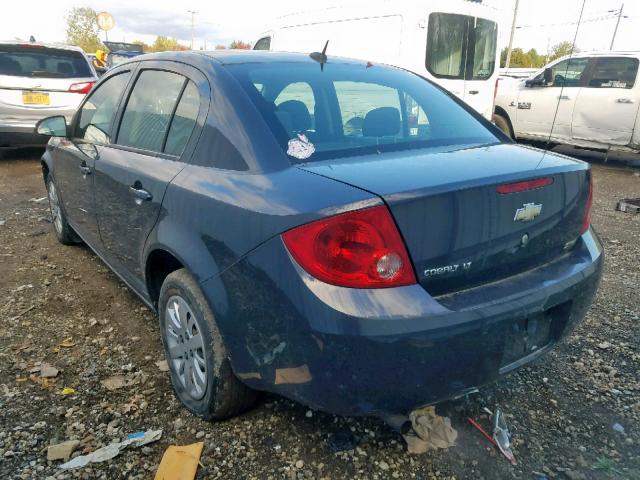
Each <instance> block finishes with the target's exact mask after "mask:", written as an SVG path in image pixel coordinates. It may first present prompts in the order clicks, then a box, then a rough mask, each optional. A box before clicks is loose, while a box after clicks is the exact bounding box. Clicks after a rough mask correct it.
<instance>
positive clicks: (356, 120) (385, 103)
mask: <svg viewBox="0 0 640 480" xmlns="http://www.w3.org/2000/svg"><path fill="white" fill-rule="evenodd" d="M334 86H335V89H336V95H337V97H338V106H339V107H340V115H341V123H342V129H343V131H344V134H345V135H348V136H352V137H358V136H360V137H361V136H363V135H364V133H365V132H363V126H364V119H365V118H366V116H367V114H368V113H369V112H370V111H372V110H375V109H384V108H387V109H388V110H389V111H395V112H398V115H399V114H400V98H399V96H398V90H397V89H395V88H392V87H387V86H385V85H378V84H375V83H373V84H372V83H361V82H350V81H338V82H335V83H334ZM398 133H399V132H398Z"/></svg>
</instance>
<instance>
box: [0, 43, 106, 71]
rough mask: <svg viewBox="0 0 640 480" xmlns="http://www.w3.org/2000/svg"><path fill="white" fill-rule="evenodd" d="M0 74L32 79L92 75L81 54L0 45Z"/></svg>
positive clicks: (33, 46) (54, 49) (38, 47)
mask: <svg viewBox="0 0 640 480" xmlns="http://www.w3.org/2000/svg"><path fill="white" fill-rule="evenodd" d="M0 75H9V76H13V77H36V78H85V77H93V76H94V75H93V72H92V71H91V67H90V66H89V62H88V61H87V59H86V58H85V56H84V55H83V54H82V53H81V52H77V51H73V50H64V49H57V48H47V47H41V46H39V45H24V46H22V45H10V46H7V45H0Z"/></svg>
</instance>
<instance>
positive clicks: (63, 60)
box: [0, 42, 97, 147]
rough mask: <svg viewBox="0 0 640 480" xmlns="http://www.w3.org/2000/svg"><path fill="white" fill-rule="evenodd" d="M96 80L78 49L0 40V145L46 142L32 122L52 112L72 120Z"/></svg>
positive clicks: (92, 70) (39, 143) (49, 115)
mask: <svg viewBox="0 0 640 480" xmlns="http://www.w3.org/2000/svg"><path fill="white" fill-rule="evenodd" d="M96 79H97V78H96V73H95V70H94V69H93V68H92V67H91V64H90V63H89V60H88V59H87V57H86V56H85V54H84V53H83V51H82V50H81V49H80V48H77V47H69V46H59V45H44V44H41V43H35V42H30V43H20V42H0V147H12V146H25V145H41V144H44V143H46V138H45V137H42V136H41V135H37V134H36V133H35V130H34V129H35V125H36V122H37V121H38V120H40V119H42V118H45V117H51V116H53V115H64V116H65V117H66V118H67V121H68V122H70V121H71V117H72V116H73V114H74V113H75V111H76V108H77V107H78V105H79V104H80V102H81V101H82V99H83V98H84V96H85V95H86V94H87V93H88V92H89V91H90V90H91V88H92V87H93V85H94V84H95V83H96Z"/></svg>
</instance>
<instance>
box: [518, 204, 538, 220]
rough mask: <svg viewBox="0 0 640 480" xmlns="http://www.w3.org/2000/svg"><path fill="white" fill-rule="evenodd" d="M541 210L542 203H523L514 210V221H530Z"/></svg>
mask: <svg viewBox="0 0 640 480" xmlns="http://www.w3.org/2000/svg"><path fill="white" fill-rule="evenodd" d="M541 212H542V204H541V203H539V204H537V205H536V204H535V203H525V204H524V205H523V206H522V208H519V209H517V210H516V215H515V217H513V221H514V222H530V221H531V220H533V219H534V218H536V217H537V216H538V215H540V213H541Z"/></svg>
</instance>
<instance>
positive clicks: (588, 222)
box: [580, 175, 593, 234]
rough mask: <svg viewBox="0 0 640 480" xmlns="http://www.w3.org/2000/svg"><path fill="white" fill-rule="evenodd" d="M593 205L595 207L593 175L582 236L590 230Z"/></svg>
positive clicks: (583, 218)
mask: <svg viewBox="0 0 640 480" xmlns="http://www.w3.org/2000/svg"><path fill="white" fill-rule="evenodd" d="M591 205H593V180H592V178H591V175H589V195H588V196H587V205H586V207H585V210H584V216H583V217H582V228H581V229H580V233H581V234H583V233H584V232H586V231H587V230H589V225H591Z"/></svg>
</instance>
